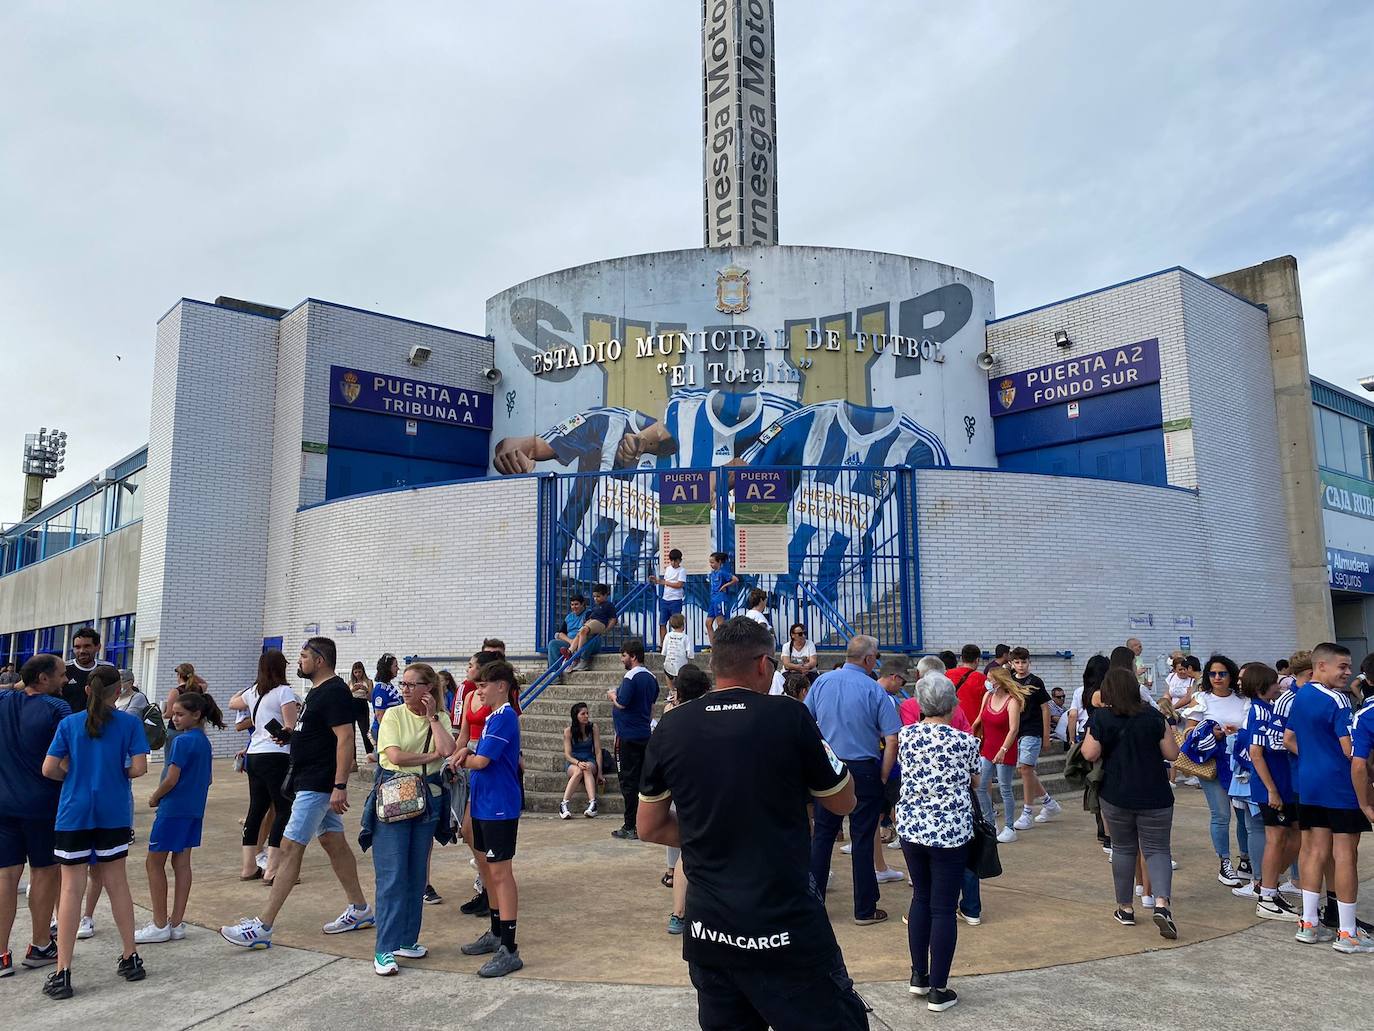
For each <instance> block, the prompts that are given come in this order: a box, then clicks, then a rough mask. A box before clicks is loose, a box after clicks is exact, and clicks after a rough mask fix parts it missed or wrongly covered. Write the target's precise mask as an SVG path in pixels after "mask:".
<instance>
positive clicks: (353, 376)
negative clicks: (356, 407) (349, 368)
mask: <svg viewBox="0 0 1374 1031" xmlns="http://www.w3.org/2000/svg"><path fill="white" fill-rule="evenodd" d="M362 391H363V387H362V384H361V383H359V382H358V374H357V373H356V372H345V373H344V374H343V379H342V380H340V381H339V393H341V394H342V395H343V399H344V400H345V401H347V402H348V403H349V404H352V403H353V402H354V401H356V400H358V395H359V394H361V393H362Z"/></svg>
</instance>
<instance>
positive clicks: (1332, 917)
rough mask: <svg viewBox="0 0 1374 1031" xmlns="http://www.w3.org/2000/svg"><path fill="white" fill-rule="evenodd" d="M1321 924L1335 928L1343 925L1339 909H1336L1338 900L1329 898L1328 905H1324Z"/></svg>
mask: <svg viewBox="0 0 1374 1031" xmlns="http://www.w3.org/2000/svg"><path fill="white" fill-rule="evenodd" d="M1321 924H1322V926H1323V927H1330V928H1332V929H1333V930H1334V929H1336V928H1338V927H1340V926H1341V918H1340V914H1339V911H1338V910H1337V909H1336V901H1335V900H1334V899H1331V898H1328V899H1327V900H1326V905H1324V906H1323V907H1322V915H1321Z"/></svg>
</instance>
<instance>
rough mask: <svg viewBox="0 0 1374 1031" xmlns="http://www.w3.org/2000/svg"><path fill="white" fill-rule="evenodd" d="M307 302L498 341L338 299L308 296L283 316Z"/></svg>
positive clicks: (293, 312)
mask: <svg viewBox="0 0 1374 1031" xmlns="http://www.w3.org/2000/svg"><path fill="white" fill-rule="evenodd" d="M307 304H320V305H323V306H325V307H326V308H338V309H339V310H340V311H354V312H357V313H358V314H359V315H371V316H373V317H374V318H378V319H388V320H389V321H391V322H404V323H405V324H406V325H408V326H419V327H421V328H422V329H437V330H439V332H441V333H453V334H456V335H458V336H465V337H469V338H470V339H473V340H485V341H487V342H488V343H495V342H496V338H495V337H489V336H484V335H482V334H480V333H469V332H468V331H467V330H465V329H453V328H452V327H450V326H439V325H435V324H434V323H433V322H421V321H419V320H418V319H407V318H403V317H401V316H400V315H388V314H386V313H385V312H380V311H369V310H368V309H366V308H355V307H353V306H352V305H350V304H339V303H338V302H337V301H325V300H321V299H320V298H318V297H307V298H306V299H305V300H303V301H301V302H300V303H299V304H297V305H296V306H295V307H294V308H291V309H289V310H288V311H287V313H286V315H283V316H282V318H283V319H284V318H286V317H287V316H288V315H294V314H295V313H296V312H297V311H299V310H300V309H301V308H304V307H305V306H306V305H307Z"/></svg>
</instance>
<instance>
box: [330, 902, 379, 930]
mask: <svg viewBox="0 0 1374 1031" xmlns="http://www.w3.org/2000/svg"><path fill="white" fill-rule="evenodd" d="M376 926H377V914H376V913H374V912H372V907H371V906H363V907H361V908H359V907H358V906H355V905H353V903H351V902H350V903H349V904H348V908H347V909H345V910H344V911H343V912H342V913H340V914H339V918H338V919H337V920H331V921H330V922H329V923H327V924H325V925H324V927H322V928H321V930H323V931H324V933H325V934H343V933H344V932H345V931H361V930H362V929H363V928H364V927H376Z"/></svg>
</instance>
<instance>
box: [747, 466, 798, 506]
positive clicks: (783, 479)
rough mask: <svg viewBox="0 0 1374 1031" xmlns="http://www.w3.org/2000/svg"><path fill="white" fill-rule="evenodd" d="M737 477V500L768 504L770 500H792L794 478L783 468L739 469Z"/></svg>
mask: <svg viewBox="0 0 1374 1031" xmlns="http://www.w3.org/2000/svg"><path fill="white" fill-rule="evenodd" d="M734 477H735V501H736V502H737V503H738V502H748V503H752V504H766V503H768V502H770V501H776V502H783V501H791V500H792V480H791V478H790V477H789V476H788V475H787V473H786V472H784V471H783V470H781V469H738V470H736V471H735V473H734Z"/></svg>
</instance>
